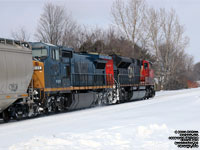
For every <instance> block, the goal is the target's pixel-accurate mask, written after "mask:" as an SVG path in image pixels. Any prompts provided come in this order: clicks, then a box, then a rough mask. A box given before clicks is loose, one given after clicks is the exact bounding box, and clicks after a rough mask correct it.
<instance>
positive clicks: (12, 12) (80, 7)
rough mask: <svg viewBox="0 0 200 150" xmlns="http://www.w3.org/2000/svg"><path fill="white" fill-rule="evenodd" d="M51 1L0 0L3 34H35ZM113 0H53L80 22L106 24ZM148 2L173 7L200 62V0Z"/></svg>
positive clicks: (157, 0) (188, 50)
mask: <svg viewBox="0 0 200 150" xmlns="http://www.w3.org/2000/svg"><path fill="white" fill-rule="evenodd" d="M49 1H50V0H0V19H1V21H0V37H5V38H10V37H11V31H15V30H16V29H17V28H19V27H24V28H25V29H26V30H28V31H29V32H30V33H31V35H32V37H31V39H32V40H34V36H33V34H34V33H35V29H36V27H37V22H38V20H39V18H40V14H41V13H42V9H43V6H44V4H45V3H46V2H49ZM113 1H114V0H51V2H53V3H56V4H60V5H64V6H65V7H66V9H67V11H68V12H70V13H71V14H72V16H73V17H74V18H75V19H76V20H77V21H78V22H79V23H81V24H85V25H90V26H95V25H98V26H99V27H106V26H108V25H109V24H111V17H110V7H111V5H112V2H113ZM147 2H148V4H149V5H151V6H153V7H156V8H159V7H164V8H166V9H170V8H174V9H175V10H176V12H177V14H178V16H179V19H180V22H181V23H182V24H184V25H185V29H186V35H188V36H189V38H190V45H189V46H188V47H187V52H188V53H189V54H191V55H193V56H194V58H195V62H198V61H200V44H199V43H200V42H199V35H200V29H199V28H200V21H199V17H200V0H147Z"/></svg>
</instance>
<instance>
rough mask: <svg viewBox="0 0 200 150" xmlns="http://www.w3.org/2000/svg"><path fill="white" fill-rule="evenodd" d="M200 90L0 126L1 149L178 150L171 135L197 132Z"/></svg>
mask: <svg viewBox="0 0 200 150" xmlns="http://www.w3.org/2000/svg"><path fill="white" fill-rule="evenodd" d="M199 108H200V88H198V89H190V90H179V91H167V92H166V91H162V92H159V93H157V96H156V97H155V98H153V99H151V100H145V101H137V102H130V103H125V104H120V105H113V106H107V107H98V108H93V109H87V110H81V111H74V112H70V113H64V114H58V115H53V116H48V117H42V118H36V119H31V120H25V121H20V122H14V123H8V124H1V125H0V150H107V149H109V150H161V149H162V150H176V149H178V148H177V147H176V146H175V145H174V141H170V140H168V137H169V136H173V135H174V131H175V130H198V131H200V119H199V118H200V109H199Z"/></svg>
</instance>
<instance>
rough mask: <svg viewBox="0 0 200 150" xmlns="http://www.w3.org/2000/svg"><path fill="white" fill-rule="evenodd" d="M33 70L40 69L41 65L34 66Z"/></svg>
mask: <svg viewBox="0 0 200 150" xmlns="http://www.w3.org/2000/svg"><path fill="white" fill-rule="evenodd" d="M34 70H42V66H34Z"/></svg>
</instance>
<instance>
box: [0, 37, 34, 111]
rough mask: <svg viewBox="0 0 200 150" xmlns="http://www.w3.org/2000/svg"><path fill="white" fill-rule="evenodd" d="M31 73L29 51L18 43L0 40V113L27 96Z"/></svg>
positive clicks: (30, 55)
mask: <svg viewBox="0 0 200 150" xmlns="http://www.w3.org/2000/svg"><path fill="white" fill-rule="evenodd" d="M32 73H33V66H32V52H31V50H30V49H29V48H27V47H26V46H25V44H22V43H20V42H18V41H13V40H6V39H0V113H2V112H3V111H4V110H5V109H6V108H7V107H9V106H10V105H11V104H12V103H14V102H15V101H16V100H17V99H19V98H23V97H27V96H28V94H27V88H28V85H29V83H30V81H31V77H32Z"/></svg>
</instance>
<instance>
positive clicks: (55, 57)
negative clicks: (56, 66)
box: [51, 49, 60, 60]
mask: <svg viewBox="0 0 200 150" xmlns="http://www.w3.org/2000/svg"><path fill="white" fill-rule="evenodd" d="M51 58H52V59H53V60H59V58H60V53H59V50H58V49H53V50H52V51H51Z"/></svg>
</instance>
